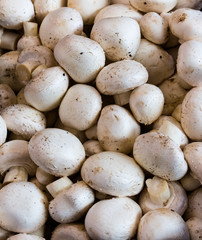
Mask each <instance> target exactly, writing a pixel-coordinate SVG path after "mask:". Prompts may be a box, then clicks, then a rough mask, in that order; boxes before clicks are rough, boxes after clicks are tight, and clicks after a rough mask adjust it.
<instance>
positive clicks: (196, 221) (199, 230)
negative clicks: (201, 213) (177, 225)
mask: <svg viewBox="0 0 202 240" xmlns="http://www.w3.org/2000/svg"><path fill="white" fill-rule="evenodd" d="M186 224H187V226H188V228H189V233H190V238H191V239H200V238H201V236H202V219H201V218H198V217H192V218H189V219H188V220H187V221H186Z"/></svg>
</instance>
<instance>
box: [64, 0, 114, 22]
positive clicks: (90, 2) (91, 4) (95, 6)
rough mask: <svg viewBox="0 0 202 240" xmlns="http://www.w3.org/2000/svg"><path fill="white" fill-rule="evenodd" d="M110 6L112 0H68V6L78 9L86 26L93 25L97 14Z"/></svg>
mask: <svg viewBox="0 0 202 240" xmlns="http://www.w3.org/2000/svg"><path fill="white" fill-rule="evenodd" d="M109 4H110V0H68V2H67V6H68V7H71V8H74V9H76V10H77V11H78V12H79V13H80V14H81V16H82V19H83V23H84V24H87V25H88V24H93V22H94V18H95V16H96V15H97V13H98V12H99V11H100V10H101V9H102V8H104V7H106V6H108V5H109Z"/></svg>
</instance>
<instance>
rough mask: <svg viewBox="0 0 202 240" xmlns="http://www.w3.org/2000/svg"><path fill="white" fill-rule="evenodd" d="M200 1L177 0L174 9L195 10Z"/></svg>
mask: <svg viewBox="0 0 202 240" xmlns="http://www.w3.org/2000/svg"><path fill="white" fill-rule="evenodd" d="M200 2H201V0H178V1H177V4H176V5H175V9H178V8H196V7H197V6H198V5H199V3H200Z"/></svg>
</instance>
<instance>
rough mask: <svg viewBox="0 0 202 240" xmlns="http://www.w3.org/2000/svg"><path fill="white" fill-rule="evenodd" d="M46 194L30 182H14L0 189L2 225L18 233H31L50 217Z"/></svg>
mask: <svg viewBox="0 0 202 240" xmlns="http://www.w3.org/2000/svg"><path fill="white" fill-rule="evenodd" d="M47 210H48V200H47V198H46V196H45V194H44V193H43V192H42V191H41V190H39V188H37V187H36V185H35V184H33V183H30V182H23V181H22V182H13V183H9V184H8V185H6V186H4V187H3V188H2V189H1V190H0V211H1V219H0V226H1V227H3V228H4V229H6V230H9V231H13V232H17V233H31V232H33V231H35V230H37V229H39V228H40V227H41V226H43V225H44V224H45V222H46V220H47V217H48V211H47Z"/></svg>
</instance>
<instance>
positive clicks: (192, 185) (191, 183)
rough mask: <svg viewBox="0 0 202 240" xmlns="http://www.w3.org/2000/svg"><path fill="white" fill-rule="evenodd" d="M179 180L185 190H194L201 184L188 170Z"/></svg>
mask: <svg viewBox="0 0 202 240" xmlns="http://www.w3.org/2000/svg"><path fill="white" fill-rule="evenodd" d="M180 182H181V184H182V186H183V188H184V190H186V191H194V190H196V189H197V188H199V187H200V186H201V183H200V182H199V180H197V179H195V178H193V177H192V175H191V172H190V171H188V172H187V173H186V175H185V176H184V177H183V178H182V179H181V180H180Z"/></svg>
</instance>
